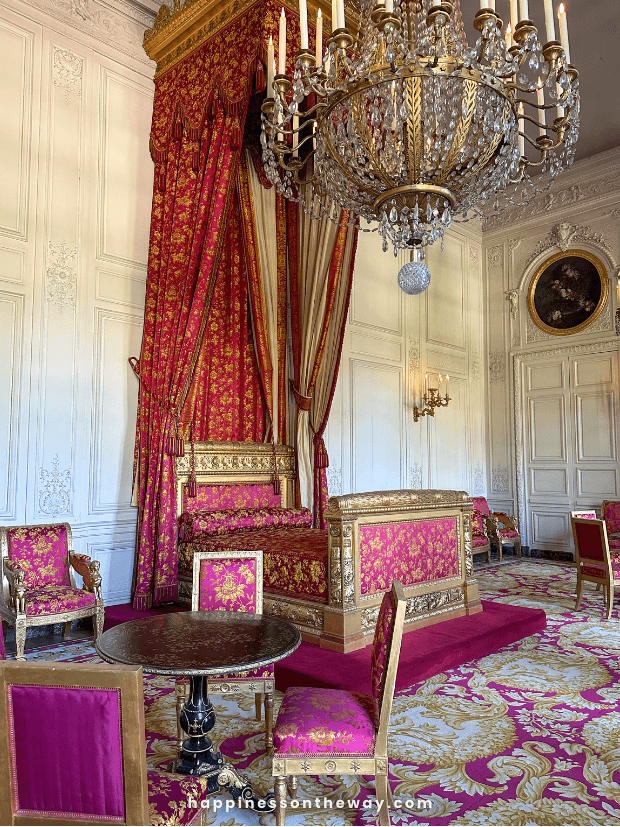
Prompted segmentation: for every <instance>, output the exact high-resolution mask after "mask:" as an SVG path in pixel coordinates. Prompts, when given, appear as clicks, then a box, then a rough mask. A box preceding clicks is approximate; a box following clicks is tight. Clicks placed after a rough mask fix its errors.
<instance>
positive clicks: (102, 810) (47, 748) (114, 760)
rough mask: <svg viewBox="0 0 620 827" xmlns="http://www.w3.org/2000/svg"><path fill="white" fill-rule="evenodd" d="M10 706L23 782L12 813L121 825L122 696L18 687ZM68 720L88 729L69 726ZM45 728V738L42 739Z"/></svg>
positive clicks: (12, 752) (14, 766)
mask: <svg viewBox="0 0 620 827" xmlns="http://www.w3.org/2000/svg"><path fill="white" fill-rule="evenodd" d="M7 702H8V715H9V739H10V743H9V758H10V762H11V771H12V774H13V777H14V778H16V780H17V783H16V785H15V791H14V794H13V795H14V801H13V808H14V812H16V813H19V814H20V815H22V816H26V817H27V816H34V815H39V816H42V815H46V816H47V817H48V818H54V817H55V818H57V819H59V820H60V821H63V820H65V819H66V818H68V817H70V816H72V817H76V816H84V817H87V816H89V817H92V816H103V817H105V818H106V820H108V821H111V822H114V821H121V820H122V819H123V818H124V815H125V798H124V788H123V762H122V750H121V710H120V695H119V691H118V690H117V689H94V688H93V689H91V688H88V689H82V688H78V687H64V686H63V687H52V686H21V685H20V686H15V685H14V686H11V687H10V689H9V690H8V693H7ZM33 710H36V714H33ZM67 721H82V722H83V726H72V727H67ZM42 725H43V727H44V732H45V735H46V736H47V737H41V726H42Z"/></svg>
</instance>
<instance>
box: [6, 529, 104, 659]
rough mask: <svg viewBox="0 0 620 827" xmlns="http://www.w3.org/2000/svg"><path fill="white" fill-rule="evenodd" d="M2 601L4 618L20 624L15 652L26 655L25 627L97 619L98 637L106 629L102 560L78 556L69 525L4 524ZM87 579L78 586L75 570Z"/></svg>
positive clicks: (19, 656)
mask: <svg viewBox="0 0 620 827" xmlns="http://www.w3.org/2000/svg"><path fill="white" fill-rule="evenodd" d="M0 556H1V558H2V583H3V592H4V593H3V599H2V601H1V602H0V616H1V617H2V620H3V621H5V622H6V623H8V624H10V625H11V626H15V650H16V655H17V659H18V660H23V659H24V646H25V643H26V629H27V628H28V627H29V626H42V625H47V624H52V623H64V624H65V627H64V633H65V634H67V633H68V631H69V629H70V627H71V621H73V620H76V619H79V618H83V617H92V618H93V627H94V635H95V639H96V638H97V637H98V636H99V635H100V634H101V632H102V631H103V620H104V612H105V608H104V605H103V600H102V599H101V575H100V574H99V561H98V560H91V559H90V557H87V556H86V555H85V554H74V552H73V544H72V538H71V526H70V525H69V524H68V523H58V524H56V525H38V526H11V527H5V526H0ZM74 570H75V571H77V573H78V574H80V575H81V576H82V578H83V580H84V586H83V588H81V589H78V588H76V586H75V577H74V574H73V571H74Z"/></svg>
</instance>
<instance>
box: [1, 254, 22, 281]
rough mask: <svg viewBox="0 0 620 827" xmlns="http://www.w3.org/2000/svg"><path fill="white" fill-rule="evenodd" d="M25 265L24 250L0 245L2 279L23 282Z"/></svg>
mask: <svg viewBox="0 0 620 827" xmlns="http://www.w3.org/2000/svg"><path fill="white" fill-rule="evenodd" d="M24 267H25V254H24V251H23V250H13V249H11V248H9V247H0V281H5V282H10V283H11V284H23V282H24Z"/></svg>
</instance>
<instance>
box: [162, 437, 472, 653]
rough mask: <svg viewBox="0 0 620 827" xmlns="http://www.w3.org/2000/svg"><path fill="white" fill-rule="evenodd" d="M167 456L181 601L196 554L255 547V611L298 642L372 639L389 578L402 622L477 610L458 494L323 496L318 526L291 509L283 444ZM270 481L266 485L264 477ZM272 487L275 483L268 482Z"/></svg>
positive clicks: (217, 446) (220, 446)
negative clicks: (260, 557) (258, 562)
mask: <svg viewBox="0 0 620 827" xmlns="http://www.w3.org/2000/svg"><path fill="white" fill-rule="evenodd" d="M188 455H189V451H187V452H186V456H185V457H179V458H177V461H176V488H177V517H178V523H179V543H178V567H179V593H180V598H181V599H182V600H186V601H188V602H189V600H190V597H191V583H192V561H193V555H194V553H195V552H197V551H205V550H212V551H221V550H235V549H239V550H242V549H248V550H249V549H259V550H262V551H263V553H264V584H263V595H264V603H263V605H264V612H265V614H268V615H272V616H276V617H282V618H284V619H286V620H288V621H290V622H291V623H293V624H294V625H296V626H297V628H298V629H299V630H300V631H301V633H302V637H303V638H304V639H305V640H308V641H312V642H314V643H317V644H319V645H320V646H322V647H324V648H328V649H333V650H335V651H341V652H349V651H353V650H355V649H359V648H361V647H363V646H366V645H367V644H368V643H370V642H371V641H372V636H373V633H374V629H375V624H376V620H377V615H378V612H379V607H380V605H381V600H382V599H383V595H384V593H385V592H386V591H388V590H389V589H390V587H391V583H392V580H394V579H398V580H400V581H401V582H402V583H403V586H404V588H405V595H406V597H407V610H406V616H405V629H406V630H408V629H412V628H418V627H421V626H426V625H429V624H432V623H436V622H438V621H441V620H447V619H449V618H452V617H460V616H462V615H465V614H474V613H476V612H478V611H481V605H480V600H479V597H478V586H477V583H476V581H475V579H474V577H473V564H472V556H471V545H470V522H471V512H472V503H471V500H470V498H469V495H468V494H467V493H466V492H464V491H430V490H415V491H407V490H402V491H380V492H373V493H365V494H350V495H345V496H340V497H331V498H330V500H329V505H328V508H327V510H326V512H325V517H326V519H327V523H328V528H327V530H320V529H314V528H312V527H311V525H312V517H311V515H310V513H309V512H306V511H305V510H304V509H296V508H294V507H293V506H294V482H295V457H294V452H293V449H292V448H290V447H288V446H277V448H276V452H275V457H276V460H275V462H277V468H276V467H275V463H274V450H273V446H271V445H266V444H259V443H250V442H236V443H235V442H228V443H208V442H201V443H196V444H195V446H194V460H193V463H194V467H195V476H196V496H195V497H189V496H188V490H187V483H188V480H189V477H190V473H191V467H190V466H191V464H192V463H191V459H190V457H189V456H188ZM274 476H277V477H278V478H279V481H280V492H279V493H277V494H276V493H275V492H274V485H273V480H274ZM275 487H276V488H277V485H276V486H275Z"/></svg>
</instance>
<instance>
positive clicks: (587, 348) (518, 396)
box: [494, 339, 618, 543]
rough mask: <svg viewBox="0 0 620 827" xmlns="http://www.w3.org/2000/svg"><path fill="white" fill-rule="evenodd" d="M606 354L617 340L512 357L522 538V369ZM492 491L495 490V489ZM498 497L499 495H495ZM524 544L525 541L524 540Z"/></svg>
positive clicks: (523, 506)
mask: <svg viewBox="0 0 620 827" xmlns="http://www.w3.org/2000/svg"><path fill="white" fill-rule="evenodd" d="M605 350H615V351H617V350H618V340H617V339H611V340H607V341H601V342H591V343H590V344H583V345H572V346H564V347H556V348H552V349H550V350H539V351H538V352H536V351H534V352H533V353H518V354H515V355H514V357H513V389H514V423H515V435H514V440H515V471H516V476H517V513H518V515H519V525H520V526H521V537H522V539H523V535H524V532H525V528H526V526H527V522H526V503H525V454H524V451H525V435H524V422H523V383H522V381H521V379H522V366H523V363H524V362H525V361H528V362H530V361H540V360H543V359H546V358H547V357H550V356H562V357H564V356H577V355H580V354H584V353H598V352H601V351H605ZM494 490H495V489H494ZM498 493H501V492H498ZM525 542H526V543H527V538H526V540H525Z"/></svg>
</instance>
